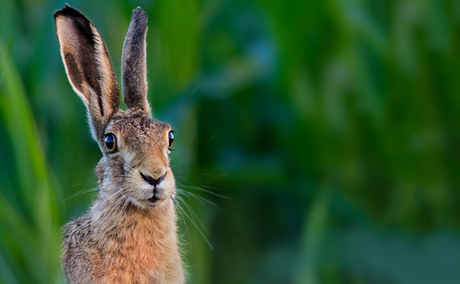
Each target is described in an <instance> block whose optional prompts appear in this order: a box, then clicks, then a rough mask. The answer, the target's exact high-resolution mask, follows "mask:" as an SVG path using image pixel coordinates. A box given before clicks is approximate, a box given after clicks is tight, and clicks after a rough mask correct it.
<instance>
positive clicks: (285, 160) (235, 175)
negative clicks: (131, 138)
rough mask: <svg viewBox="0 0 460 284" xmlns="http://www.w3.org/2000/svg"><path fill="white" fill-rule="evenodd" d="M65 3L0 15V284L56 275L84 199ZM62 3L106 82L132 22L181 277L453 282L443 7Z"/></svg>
mask: <svg viewBox="0 0 460 284" xmlns="http://www.w3.org/2000/svg"><path fill="white" fill-rule="evenodd" d="M64 3H65V2H63V1H46V0H41V1H32V0H21V1H17V0H2V1H1V4H0V283H62V282H64V279H63V276H62V272H61V269H60V267H59V246H60V227H61V226H62V225H63V224H64V223H65V222H67V221H68V220H70V219H72V218H75V217H76V216H79V215H81V214H83V213H84V212H85V211H86V210H87V208H88V207H89V206H90V203H91V200H92V199H94V197H95V195H96V194H97V193H96V191H97V189H96V181H95V177H94V175H93V173H92V171H93V168H94V166H95V165H96V163H97V161H98V160H99V159H100V157H101V154H100V152H99V149H98V147H97V144H96V143H95V142H94V141H92V140H91V136H90V134H89V130H88V125H87V119H86V114H85V108H84V105H83V103H82V102H81V101H80V99H79V98H78V97H77V95H76V94H74V93H73V91H72V89H71V87H70V85H69V83H68V81H67V78H66V77H65V72H64V68H63V65H62V62H61V59H60V55H59V49H58V41H57V38H56V36H55V29H54V21H53V13H54V11H55V10H57V9H60V8H62V7H63V5H64ZM69 4H70V5H71V6H73V7H75V8H77V9H79V10H81V11H82V12H83V13H84V14H85V15H87V16H88V17H89V18H90V19H91V20H92V21H93V23H94V24H95V26H96V27H97V28H98V29H99V32H100V34H101V35H102V37H103V38H104V40H105V42H106V44H107V46H108V49H109V51H110V54H111V57H112V61H113V63H114V66H115V70H116V72H117V74H118V75H120V58H121V48H122V43H123V39H124V36H125V33H126V30H127V27H128V23H129V19H130V16H131V10H132V9H134V8H135V7H137V6H141V7H142V8H143V9H144V10H145V11H146V12H147V14H148V16H149V32H148V38H147V39H148V67H149V75H148V77H149V85H150V89H149V100H150V102H151V104H152V106H153V109H154V112H155V115H154V116H155V117H156V118H158V119H160V120H163V121H167V122H170V123H171V124H172V125H173V127H174V128H175V130H176V138H177V139H176V142H175V143H176V151H174V152H173V157H172V159H173V160H174V170H175V173H176V176H177V180H178V187H179V188H180V189H181V190H182V191H183V192H184V193H183V199H184V202H183V203H182V205H181V206H182V208H183V209H184V212H185V213H184V214H181V219H180V226H181V233H182V239H183V242H184V250H185V252H184V256H185V259H186V263H187V271H188V272H189V274H190V277H189V281H188V282H189V283H200V284H206V283H219V284H227V283H228V284H230V283H232V284H233V283H296V284H297V283H298V284H300V283H302V284H303V283H305V284H307V283H326V284H329V283H418V284H422V283H458V282H459V281H460V270H459V269H458V263H460V235H459V230H458V229H459V227H460V206H458V204H457V202H459V201H460V191H459V186H460V166H459V165H460V150H459V149H460V125H459V121H460V115H459V114H460V2H458V1H438V0H426V1H411V0H406V1H383V0H373V1H371V0H369V1H356V0H346V1H343V0H326V1H316V0H302V1H300V0H285V1H277V0H247V1H242V0H233V1H229V0H203V1H197V0H157V1H147V0H138V1H133V0H129V1H120V0H112V1H106V2H104V1H99V0H93V1H86V0H81V1H70V2H69ZM221 196H224V197H221ZM208 241H209V243H210V245H209V244H208ZM211 246H212V248H211Z"/></svg>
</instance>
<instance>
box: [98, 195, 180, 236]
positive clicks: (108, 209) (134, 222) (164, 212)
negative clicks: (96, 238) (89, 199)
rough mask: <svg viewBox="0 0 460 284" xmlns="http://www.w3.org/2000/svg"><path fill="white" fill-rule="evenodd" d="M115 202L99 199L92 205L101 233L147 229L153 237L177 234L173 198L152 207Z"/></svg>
mask: <svg viewBox="0 0 460 284" xmlns="http://www.w3.org/2000/svg"><path fill="white" fill-rule="evenodd" d="M115 203H116V202H114V201H112V202H109V201H107V200H106V199H98V200H96V202H95V203H94V205H93V206H92V207H91V209H90V216H91V219H92V223H93V224H94V228H95V229H97V231H99V232H100V233H103V232H107V231H111V232H113V230H114V229H116V230H117V231H123V230H127V231H129V232H130V231H132V230H136V231H142V230H143V229H145V230H147V231H148V232H149V233H150V234H149V235H150V236H151V237H153V238H157V237H159V236H158V235H157V234H160V235H168V234H173V235H174V236H175V235H176V213H175V210H174V203H173V200H172V199H167V200H163V201H161V203H158V204H157V205H156V206H155V207H152V208H150V209H142V208H138V207H136V206H135V205H132V204H129V203H124V204H115ZM120 203H121V202H120ZM146 237H148V236H146Z"/></svg>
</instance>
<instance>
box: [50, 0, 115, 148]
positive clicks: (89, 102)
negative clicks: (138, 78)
mask: <svg viewBox="0 0 460 284" xmlns="http://www.w3.org/2000/svg"><path fill="white" fill-rule="evenodd" d="M54 20H55V23H56V31H57V35H58V39H59V45H60V50H61V56H62V61H63V62H64V66H65V70H66V73H67V77H68V79H69V82H70V84H71V85H72V88H73V89H74V91H75V92H76V93H77V95H78V96H79V97H80V98H81V99H82V100H83V102H84V103H85V105H86V107H87V108H88V112H89V117H90V120H91V122H90V125H91V129H92V134H93V137H94V138H95V139H96V140H97V141H100V140H101V139H102V138H103V136H104V133H103V132H104V130H105V128H106V127H107V124H108V123H109V121H110V119H111V117H112V116H113V114H114V113H115V112H116V111H117V110H118V106H119V103H120V88H119V85H118V81H117V78H116V75H115V72H114V70H113V66H112V63H111V61H110V56H109V53H108V51H107V48H106V46H105V44H104V42H103V40H102V38H101V36H100V35H99V33H98V31H97V30H96V28H95V27H94V26H93V24H92V23H91V21H90V20H89V19H88V18H86V17H85V16H84V15H83V14H82V13H80V11H78V10H76V9H73V8H71V7H70V6H68V5H66V6H65V7H64V8H63V9H62V10H59V11H57V12H56V13H55V14H54Z"/></svg>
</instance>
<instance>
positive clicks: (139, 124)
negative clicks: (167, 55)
mask: <svg viewBox="0 0 460 284" xmlns="http://www.w3.org/2000/svg"><path fill="white" fill-rule="evenodd" d="M55 20H56V29H57V34H58V37H59V42H60V45H61V55H62V57H63V61H64V66H65V68H66V73H67V76H68V77H69V81H70V83H71V85H72V87H73V88H74V90H75V91H76V92H77V94H78V95H79V96H80V97H81V98H82V100H83V102H84V103H85V105H86V106H87V108H88V113H89V117H90V125H91V127H92V133H93V137H94V138H95V140H96V141H97V142H98V143H99V147H100V149H101V151H102V153H103V157H102V158H101V160H100V161H99V163H98V165H97V166H96V170H95V173H96V176H97V178H98V184H99V194H98V197H97V199H96V200H95V201H94V203H93V205H92V206H91V208H90V209H89V210H88V212H87V213H86V214H85V215H84V216H82V217H80V218H78V219H76V220H74V221H71V222H69V223H68V224H66V225H65V227H64V244H63V263H64V271H65V274H66V277H67V280H68V281H69V283H85V284H87V283H139V284H141V283H157V284H162V283H184V282H185V279H184V272H183V268H182V261H181V257H180V253H179V245H178V238H177V233H176V231H177V228H176V219H177V217H176V212H175V207H174V198H175V196H176V187H175V180H174V175H173V173H172V171H171V167H170V159H169V153H170V149H169V146H170V140H169V133H170V131H171V126H170V125H169V124H167V123H163V122H160V121H157V120H154V119H152V116H151V113H150V107H149V106H148V103H147V99H146V97H147V87H146V85H145V86H137V85H136V84H135V83H133V82H141V83H142V82H143V83H144V84H146V81H145V78H146V74H145V73H146V66H145V42H142V40H144V41H145V34H144V33H145V31H146V23H147V18H146V15H145V13H144V12H143V11H142V10H141V9H140V8H138V9H135V10H134V11H133V18H132V23H133V24H131V25H130V27H132V28H130V31H128V35H127V38H128V37H129V38H134V37H137V38H136V39H141V44H142V45H141V47H142V48H133V49H131V46H130V44H131V43H130V41H125V48H126V49H125V51H124V53H125V58H129V59H126V60H130V62H133V63H134V64H137V65H136V66H140V67H141V68H139V69H136V70H134V71H136V72H134V71H132V72H131V71H123V72H124V74H123V76H124V81H125V82H127V85H128V86H134V87H135V89H134V90H126V92H124V93H123V94H124V99H125V100H126V101H128V102H130V103H131V104H132V109H131V108H130V106H129V105H128V110H127V111H123V110H118V103H119V90H118V82H117V79H116V77H115V75H114V72H113V67H112V64H111V62H110V57H109V55H108V52H107V50H106V48H105V45H104V42H103V41H102V38H101V37H100V36H99V34H98V32H97V30H96V29H95V28H94V26H93V25H92V24H91V22H90V21H89V20H88V19H87V18H86V17H85V16H83V14H81V13H80V12H79V11H77V10H75V9H73V8H70V7H69V6H66V7H64V9H62V10H61V11H58V12H56V13H55ZM139 31H140V32H139ZM126 42H128V44H126ZM132 42H137V41H132ZM130 50H132V51H130ZM130 52H133V54H129V53H130ZM136 52H137V53H136ZM128 54H129V56H128ZM125 65H126V64H125ZM127 70H129V69H127ZM88 74H93V75H97V76H100V78H97V80H95V79H94V78H92V77H91V76H89V77H88ZM137 87H139V88H137ZM107 135H110V136H111V135H113V137H115V138H116V139H115V140H116V145H117V147H116V150H115V151H114V150H113V149H110V148H109V147H108V146H107V144H106V143H105V140H104V139H105V137H106V136H107Z"/></svg>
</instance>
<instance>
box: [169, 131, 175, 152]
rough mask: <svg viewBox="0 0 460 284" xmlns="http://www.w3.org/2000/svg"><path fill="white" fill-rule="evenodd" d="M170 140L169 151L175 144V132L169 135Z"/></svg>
mask: <svg viewBox="0 0 460 284" xmlns="http://www.w3.org/2000/svg"><path fill="white" fill-rule="evenodd" d="M168 138H169V147H168V148H169V149H171V146H172V144H173V142H174V131H172V130H171V131H169V134H168Z"/></svg>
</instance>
